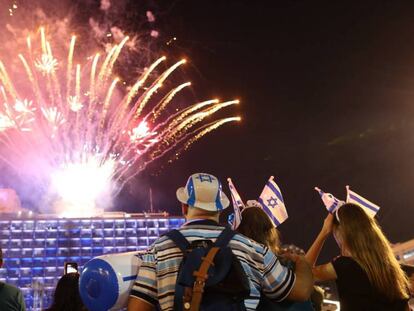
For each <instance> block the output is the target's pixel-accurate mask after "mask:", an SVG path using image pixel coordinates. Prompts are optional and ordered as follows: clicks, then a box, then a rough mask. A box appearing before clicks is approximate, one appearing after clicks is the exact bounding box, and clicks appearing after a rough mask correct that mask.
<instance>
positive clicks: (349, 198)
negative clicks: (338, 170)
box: [346, 186, 380, 217]
mask: <svg viewBox="0 0 414 311" xmlns="http://www.w3.org/2000/svg"><path fill="white" fill-rule="evenodd" d="M346 203H354V204H357V205H359V206H361V207H362V208H363V209H364V210H365V212H366V213H367V214H368V215H369V216H371V217H375V215H376V214H377V213H378V211H379V209H380V207H379V206H378V205H376V204H374V203H372V202H371V201H368V200H367V199H365V198H364V197H362V196H360V195H359V194H358V193H356V192H354V191H352V190H351V189H350V188H349V186H346Z"/></svg>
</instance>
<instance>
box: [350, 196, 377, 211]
mask: <svg viewBox="0 0 414 311" xmlns="http://www.w3.org/2000/svg"><path fill="white" fill-rule="evenodd" d="M349 197H350V198H351V199H352V200H355V201H357V202H358V203H359V204H361V205H363V206H365V207H366V208H369V209H370V210H372V211H374V212H378V211H379V208H376V207H374V206H372V205H371V204H369V203H367V202H366V201H364V200H361V199H360V198H358V197H357V196H355V195H354V194H352V193H350V194H349Z"/></svg>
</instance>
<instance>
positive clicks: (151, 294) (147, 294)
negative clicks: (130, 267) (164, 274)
mask: <svg viewBox="0 0 414 311" xmlns="http://www.w3.org/2000/svg"><path fill="white" fill-rule="evenodd" d="M156 266H157V260H156V257H155V254H154V249H153V248H150V249H149V250H148V252H147V253H146V254H144V255H142V263H141V266H140V268H139V270H138V275H137V278H136V280H135V283H134V285H133V286H132V289H131V292H130V296H133V297H137V298H141V299H143V300H145V301H147V302H149V303H151V304H153V305H156V304H157V301H158V289H157V271H156Z"/></svg>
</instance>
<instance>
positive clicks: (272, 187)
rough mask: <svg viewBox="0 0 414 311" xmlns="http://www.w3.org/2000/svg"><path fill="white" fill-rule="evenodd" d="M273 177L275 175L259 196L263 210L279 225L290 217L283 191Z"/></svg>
mask: <svg viewBox="0 0 414 311" xmlns="http://www.w3.org/2000/svg"><path fill="white" fill-rule="evenodd" d="M273 179H274V177H273V176H271V177H270V178H269V180H268V182H267V184H266V185H265V187H264V189H263V191H262V194H261V195H260V197H259V202H260V204H261V205H262V206H263V210H264V211H265V212H266V214H267V215H268V216H269V218H270V219H271V220H272V221H273V224H274V225H275V226H276V227H277V226H279V225H280V224H281V223H283V222H284V221H285V220H286V219H287V218H288V214H287V211H286V207H285V203H284V201H283V197H282V193H281V191H280V189H279V187H278V185H277V184H276V183H275V182H274V180H273Z"/></svg>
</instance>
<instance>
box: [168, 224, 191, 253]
mask: <svg viewBox="0 0 414 311" xmlns="http://www.w3.org/2000/svg"><path fill="white" fill-rule="evenodd" d="M165 235H166V236H167V237H168V238H169V239H170V240H172V241H173V242H174V244H175V245H176V246H177V247H178V248H179V249H180V250H181V251H182V252H183V253H185V251H186V250H187V248H188V247H189V246H190V243H189V242H188V241H187V239H186V238H185V237H184V236H183V235H182V233H181V232H180V231H178V230H176V229H174V230H171V231H169V232H167V233H166V234H165Z"/></svg>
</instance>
